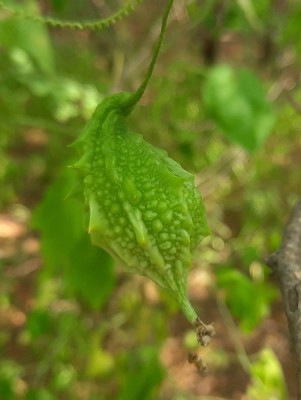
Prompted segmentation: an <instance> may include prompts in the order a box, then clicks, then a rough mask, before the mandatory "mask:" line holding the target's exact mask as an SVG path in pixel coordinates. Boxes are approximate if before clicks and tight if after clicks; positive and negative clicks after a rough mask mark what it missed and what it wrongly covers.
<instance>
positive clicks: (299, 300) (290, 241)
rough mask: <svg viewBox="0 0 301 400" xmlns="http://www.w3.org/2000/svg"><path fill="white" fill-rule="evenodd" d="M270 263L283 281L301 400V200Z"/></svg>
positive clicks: (282, 287) (283, 294) (282, 286)
mask: <svg viewBox="0 0 301 400" xmlns="http://www.w3.org/2000/svg"><path fill="white" fill-rule="evenodd" d="M267 264H268V265H269V266H270V267H271V268H272V270H273V271H274V272H275V274H276V276H277V278H278V280H279V284H280V289H281V293H282V297H283V301H284V305H285V312H286V317H287V321H288V328H289V332H290V338H291V344H292V347H293V351H294V354H295V357H296V362H297V371H298V376H297V383H298V400H301V200H300V201H299V202H298V204H297V205H296V207H295V209H294V211H293V213H292V216H291V218H290V221H289V223H288V224H287V227H286V229H285V232H284V236H283V240H282V244H281V246H280V249H279V250H278V251H277V252H276V253H273V254H272V255H271V256H270V257H269V258H268V260H267Z"/></svg>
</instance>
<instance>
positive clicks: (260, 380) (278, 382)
mask: <svg viewBox="0 0 301 400" xmlns="http://www.w3.org/2000/svg"><path fill="white" fill-rule="evenodd" d="M251 380H252V383H251V385H250V386H249V387H248V391H247V396H248V398H249V399H250V400H271V399H273V400H285V399H287V392H286V385H285V380H284V376H283V372H282V368H281V365H280V362H279V360H278V358H277V357H276V355H275V353H274V352H273V350H272V349H269V348H266V349H263V350H262V351H261V352H260V353H259V354H258V356H257V359H256V361H254V362H253V363H252V366H251Z"/></svg>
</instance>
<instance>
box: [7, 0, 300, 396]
mask: <svg viewBox="0 0 301 400" xmlns="http://www.w3.org/2000/svg"><path fill="white" fill-rule="evenodd" d="M3 3H4V4H5V5H7V6H9V7H13V8H15V9H18V10H20V11H21V13H22V12H23V13H24V12H28V13H30V14H31V15H35V14H42V15H51V16H54V17H56V18H59V19H62V20H75V21H83V20H91V19H97V18H105V17H108V16H110V15H111V14H112V13H114V12H115V11H116V10H118V9H120V8H121V7H122V6H123V5H124V4H125V2H124V1H121V0H112V1H111V0H107V1H102V0H78V1H76V2H75V1H71V0H36V1H34V0H24V1H13V0H6V1H4V2H3ZM162 11H163V2H162V1H160V0H152V1H150V0H145V1H143V2H142V4H140V5H136V6H135V10H134V11H133V13H131V14H130V15H129V16H127V17H126V18H124V19H122V20H121V21H118V22H117V23H116V24H114V25H112V26H110V27H108V28H106V29H103V30H101V31H96V32H91V31H86V30H84V31H80V30H68V29H58V28H53V27H48V26H46V25H45V24H41V23H37V22H34V21H32V20H31V19H30V18H29V19H26V18H23V17H22V16H19V17H16V16H13V15H12V13H11V12H9V11H7V10H5V9H3V8H0V71H1V73H0V207H1V210H0V276H1V278H0V400H14V399H22V400H54V399H55V400H56V399H62V400H65V399H66V400H69V399H70V400H103V399H114V400H142V399H149V400H152V399H154V400H155V399H158V400H196V399H207V400H208V399H211V400H214V399H215V400H216V399H234V400H246V399H250V400H253V399H254V400H257V399H258V400H272V399H273V400H275V399H276V400H278V399H279V400H283V399H290V398H292V399H293V398H294V396H295V388H294V366H293V360H292V354H291V353H290V346H289V342H288V334H287V328H286V321H285V317H284V314H283V309H282V305H281V299H280V297H279V294H278V289H277V285H276V282H275V279H274V277H273V276H271V275H270V272H269V270H268V269H267V267H265V263H264V259H265V257H266V255H267V254H269V253H270V252H272V251H274V250H276V249H277V248H278V246H279V244H280V241H281V236H282V232H283V228H284V226H285V223H286V221H287V218H288V216H289V212H290V210H291V209H292V207H293V206H294V204H295V203H296V201H297V199H298V197H299V196H300V160H301V136H300V128H301V89H300V87H299V81H300V58H301V29H300V26H301V5H300V2H299V1H298V0H278V1H272V0H253V1H252V0H237V1H227V0H205V1H202V2H201V1H197V0H175V2H174V6H173V11H172V13H171V15H170V18H169V22H168V29H167V34H166V37H165V41H164V46H163V49H162V52H161V55H160V57H159V60H158V63H157V66H156V69H155V73H154V76H153V78H152V80H151V83H150V85H149V88H148V89H147V92H146V94H145V95H144V97H143V99H142V101H141V103H140V105H139V106H138V107H137V109H136V110H135V112H134V113H133V115H132V116H131V117H130V120H129V124H130V126H131V129H132V130H134V131H135V132H138V133H141V134H143V136H144V137H145V139H146V140H148V141H149V142H151V143H153V144H154V145H156V146H158V147H161V148H163V149H165V150H167V151H168V153H169V155H170V156H171V157H173V158H174V159H175V160H177V161H178V162H180V163H181V164H182V166H183V167H185V168H186V169H187V170H189V171H191V172H193V173H195V174H196V183H197V185H198V187H199V189H200V191H201V193H202V195H203V198H204V202H205V205H206V210H207V216H208V222H209V225H210V228H211V231H212V235H211V236H210V237H208V238H207V239H205V240H204V241H203V243H202V244H201V246H200V248H199V250H198V252H197V255H196V258H195V262H194V268H193V270H192V272H191V274H190V279H189V294H190V298H191V301H192V302H193V305H194V307H195V308H196V310H197V311H198V313H199V315H200V316H201V318H202V319H203V320H204V321H205V322H214V323H215V327H216V331H217V335H216V336H215V338H214V340H213V342H212V344H211V345H210V346H209V347H208V348H206V349H202V350H201V355H202V357H203V359H204V360H205V362H206V364H207V366H208V368H209V371H208V373H207V375H206V376H200V375H199V374H198V372H197V371H196V370H195V369H194V367H193V366H192V365H191V364H189V363H188V362H187V353H188V352H189V351H194V350H195V349H196V343H195V340H194V334H193V332H192V331H191V327H189V325H188V324H187V323H186V322H185V320H184V317H183V316H182V315H181V313H180V312H179V310H178V308H177V305H176V304H175V302H174V301H173V300H172V299H171V298H170V297H169V296H168V295H167V294H166V293H165V292H163V291H161V290H160V289H158V288H157V287H156V286H155V285H154V284H153V283H152V282H150V281H149V280H147V279H146V278H143V277H140V276H134V275H133V276H132V275H129V274H127V273H125V272H124V271H123V269H122V268H120V266H119V265H115V264H114V262H113V261H112V259H111V258H110V256H108V255H107V254H106V253H105V252H104V251H102V250H101V249H99V248H96V247H93V246H92V245H91V244H90V240H89V237H88V235H87V233H86V231H85V226H86V218H87V216H86V210H85V209H84V207H83V206H82V202H80V201H78V200H77V199H76V198H73V197H69V196H68V194H69V193H70V191H71V190H72V187H73V184H74V179H75V177H74V172H73V171H72V170H70V169H68V165H70V164H72V161H73V159H74V158H75V157H76V155H75V154H74V151H73V150H72V149H71V148H69V147H68V145H69V144H71V143H72V142H73V141H74V140H75V139H76V138H77V137H78V135H79V134H80V132H81V130H82V128H83V126H84V124H85V122H86V121H87V120H88V118H89V117H90V116H91V113H92V112H93V110H94V108H95V106H96V105H97V104H98V102H99V101H101V100H102V99H103V98H104V97H105V96H106V95H108V94H111V93H114V92H117V91H121V90H122V91H125V90H134V89H135V88H137V87H138V85H139V83H140V81H141V79H142V77H143V76H144V72H145V70H146V68H147V65H148V62H149V61H150V58H151V53H152V48H153V44H154V42H155V40H156V38H157V36H158V33H159V29H160V21H161V16H162Z"/></svg>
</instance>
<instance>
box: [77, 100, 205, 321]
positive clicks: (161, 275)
mask: <svg viewBox="0 0 301 400" xmlns="http://www.w3.org/2000/svg"><path fill="white" fill-rule="evenodd" d="M131 96H132V95H131V94H127V93H119V94H117V95H115V96H112V97H109V98H107V99H106V100H104V101H103V102H102V103H101V104H100V105H99V106H98V107H97V109H96V111H95V113H94V115H93V116H92V118H91V120H90V121H89V122H88V124H87V126H86V128H85V130H84V132H83V134H82V136H81V137H80V138H79V139H78V140H77V142H76V143H75V144H76V146H78V147H79V149H80V150H81V151H82V157H81V159H80V160H79V162H78V163H77V164H76V165H75V167H77V168H79V169H80V170H82V171H83V172H84V194H85V201H86V203H87V204H88V206H89V209H90V223H89V232H90V235H91V238H92V242H93V243H94V244H95V245H97V246H100V247H102V248H104V249H105V250H107V251H108V252H109V253H110V254H111V255H112V256H113V257H114V258H115V259H117V260H118V261H120V262H121V263H122V264H123V265H124V266H125V267H126V268H127V269H128V270H129V271H130V272H136V273H138V274H141V275H146V276H148V277H149V278H151V279H152V280H153V281H155V282H156V283H157V284H159V285H160V286H161V287H163V288H166V289H168V290H169V291H170V292H171V293H172V294H173V295H174V296H175V298H176V299H177V300H178V302H179V304H180V306H181V308H182V309H183V311H184V313H185V315H186V317H187V318H188V320H189V321H191V322H194V321H195V319H196V318H197V315H196V313H195V311H194V310H193V308H192V306H191V304H190V303H189V300H188V298H187V289H186V286H187V274H188V269H189V267H190V266H191V254H192V253H193V251H194V250H195V248H196V247H197V245H198V244H199V242H200V241H201V240H202V239H203V238H204V237H205V236H207V235H208V227H207V223H206V218H205V210H204V207H203V203H202V200H201V197H200V195H199V193H198V191H197V189H196V187H195V183H194V177H193V175H191V174H190V173H189V172H187V171H185V170H184V169H183V168H182V167H181V166H180V165H179V164H178V163H177V162H175V161H174V160H172V159H170V158H169V157H168V156H167V154H166V153H165V152H164V151H162V150H159V149H157V148H155V147H153V146H152V145H150V144H149V143H147V142H146V141H145V140H144V139H143V138H142V136H140V135H137V134H135V133H132V132H130V131H129V130H128V128H127V126H126V123H125V122H126V121H125V119H126V116H127V115H128V114H129V113H130V111H131Z"/></svg>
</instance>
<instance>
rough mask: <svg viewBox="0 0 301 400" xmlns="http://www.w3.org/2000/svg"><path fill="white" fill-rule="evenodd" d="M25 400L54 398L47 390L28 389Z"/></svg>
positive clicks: (52, 399)
mask: <svg viewBox="0 0 301 400" xmlns="http://www.w3.org/2000/svg"><path fill="white" fill-rule="evenodd" d="M25 400H54V396H52V394H51V393H50V392H49V391H48V390H47V389H29V390H28V392H27V393H26V396H25Z"/></svg>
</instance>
